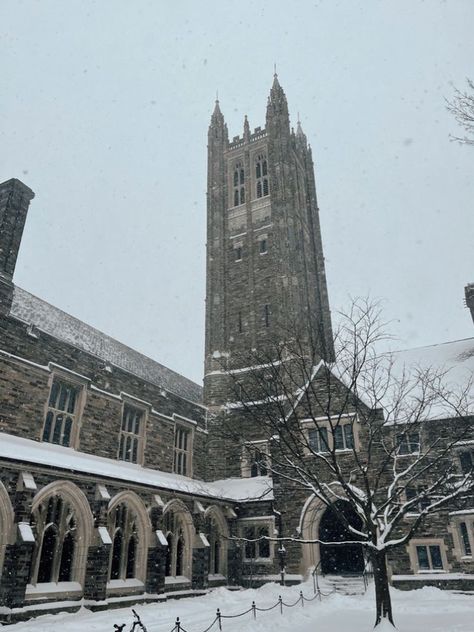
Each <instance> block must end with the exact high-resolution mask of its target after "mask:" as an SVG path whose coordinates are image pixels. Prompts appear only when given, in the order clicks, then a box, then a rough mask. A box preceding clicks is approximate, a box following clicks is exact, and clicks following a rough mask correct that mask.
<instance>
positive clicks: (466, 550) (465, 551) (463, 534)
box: [459, 522, 472, 555]
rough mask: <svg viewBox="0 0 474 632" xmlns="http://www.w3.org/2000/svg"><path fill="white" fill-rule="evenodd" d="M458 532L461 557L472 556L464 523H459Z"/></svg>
mask: <svg viewBox="0 0 474 632" xmlns="http://www.w3.org/2000/svg"><path fill="white" fill-rule="evenodd" d="M459 532H460V534H461V542H462V548H463V555H472V548H471V543H470V541H469V532H468V530H467V525H466V523H465V522H460V523H459Z"/></svg>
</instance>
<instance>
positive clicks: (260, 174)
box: [255, 154, 269, 198]
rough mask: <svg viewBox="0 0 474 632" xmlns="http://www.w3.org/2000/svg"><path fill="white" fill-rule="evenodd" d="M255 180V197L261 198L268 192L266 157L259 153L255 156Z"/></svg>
mask: <svg viewBox="0 0 474 632" xmlns="http://www.w3.org/2000/svg"><path fill="white" fill-rule="evenodd" d="M255 182H256V187H255V190H256V194H257V198H261V197H264V196H266V195H268V194H269V185H268V168H267V159H266V157H265V156H264V155H263V154H260V155H259V156H257V158H256V162H255Z"/></svg>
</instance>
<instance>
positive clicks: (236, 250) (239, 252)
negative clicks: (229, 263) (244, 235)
mask: <svg viewBox="0 0 474 632" xmlns="http://www.w3.org/2000/svg"><path fill="white" fill-rule="evenodd" d="M234 256H235V260H236V261H242V246H237V248H234Z"/></svg>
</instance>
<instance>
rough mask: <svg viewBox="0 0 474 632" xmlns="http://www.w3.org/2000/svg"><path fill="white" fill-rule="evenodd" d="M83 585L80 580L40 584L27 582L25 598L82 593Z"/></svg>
mask: <svg viewBox="0 0 474 632" xmlns="http://www.w3.org/2000/svg"><path fill="white" fill-rule="evenodd" d="M81 594H82V586H81V584H80V583H79V582H44V583H38V584H34V585H33V584H27V586H26V593H25V598H26V599H27V600H29V599H47V598H48V597H54V598H55V599H57V598H58V597H68V596H72V595H81Z"/></svg>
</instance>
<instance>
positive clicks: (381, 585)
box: [370, 551, 394, 627]
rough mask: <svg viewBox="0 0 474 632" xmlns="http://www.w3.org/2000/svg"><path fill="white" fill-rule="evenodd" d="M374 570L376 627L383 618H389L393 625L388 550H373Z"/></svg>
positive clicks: (371, 554) (371, 557)
mask: <svg viewBox="0 0 474 632" xmlns="http://www.w3.org/2000/svg"><path fill="white" fill-rule="evenodd" d="M370 561H371V562H372V567H373V572H374V585H375V608H376V617H375V627H376V626H377V625H378V624H379V623H380V622H381V621H382V620H383V619H388V620H389V621H390V623H391V624H392V625H394V623H393V615H392V600H391V599H390V586H389V583H388V573H387V553H386V551H372V552H371V553H370Z"/></svg>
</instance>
